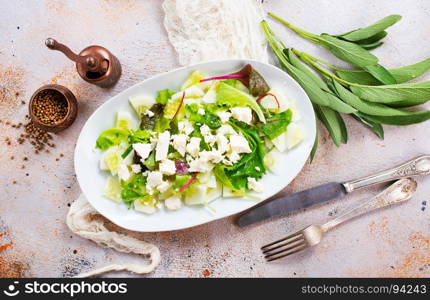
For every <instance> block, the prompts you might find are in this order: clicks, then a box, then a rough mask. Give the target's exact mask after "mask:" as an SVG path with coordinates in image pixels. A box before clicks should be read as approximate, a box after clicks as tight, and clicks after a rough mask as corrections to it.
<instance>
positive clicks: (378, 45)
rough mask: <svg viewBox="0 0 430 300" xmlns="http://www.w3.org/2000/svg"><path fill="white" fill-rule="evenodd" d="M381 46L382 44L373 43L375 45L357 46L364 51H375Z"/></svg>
mask: <svg viewBox="0 0 430 300" xmlns="http://www.w3.org/2000/svg"><path fill="white" fill-rule="evenodd" d="M383 44H384V42H375V43H371V44H359V45H360V46H361V47H363V48H364V49H366V50H373V49H376V48H378V47H380V46H382V45H383Z"/></svg>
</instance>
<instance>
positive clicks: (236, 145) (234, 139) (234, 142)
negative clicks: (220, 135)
mask: <svg viewBox="0 0 430 300" xmlns="http://www.w3.org/2000/svg"><path fill="white" fill-rule="evenodd" d="M230 148H231V151H232V152H237V153H250V152H252V151H251V148H249V144H248V141H247V140H246V138H244V137H243V136H241V135H232V136H230Z"/></svg>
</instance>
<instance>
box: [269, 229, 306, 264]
mask: <svg viewBox="0 0 430 300" xmlns="http://www.w3.org/2000/svg"><path fill="white" fill-rule="evenodd" d="M305 248H307V243H306V240H305V237H304V235H303V233H302V232H301V231H300V232H296V233H293V234H292V235H289V236H287V237H285V238H283V239H280V240H278V241H275V242H273V243H270V244H267V245H265V246H263V247H261V251H263V254H264V258H265V259H266V260H267V261H273V260H277V259H280V258H282V257H285V256H288V255H291V254H294V253H297V252H299V251H302V250H303V249H305Z"/></svg>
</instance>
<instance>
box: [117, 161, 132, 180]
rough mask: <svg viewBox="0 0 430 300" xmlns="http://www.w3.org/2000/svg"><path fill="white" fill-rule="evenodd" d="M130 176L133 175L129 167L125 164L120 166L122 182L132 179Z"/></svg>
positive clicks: (119, 174)
mask: <svg viewBox="0 0 430 300" xmlns="http://www.w3.org/2000/svg"><path fill="white" fill-rule="evenodd" d="M130 176H131V174H130V171H129V170H128V167H127V165H126V164H124V163H122V164H120V165H119V168H118V177H119V178H120V179H121V180H124V181H127V180H129V179H130Z"/></svg>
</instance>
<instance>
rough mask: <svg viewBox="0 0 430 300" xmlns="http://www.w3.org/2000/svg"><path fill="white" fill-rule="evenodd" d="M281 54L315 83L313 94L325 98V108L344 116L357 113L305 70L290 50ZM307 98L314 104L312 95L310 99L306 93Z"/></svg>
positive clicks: (317, 77)
mask: <svg viewBox="0 0 430 300" xmlns="http://www.w3.org/2000/svg"><path fill="white" fill-rule="evenodd" d="M283 52H284V54H286V55H287V57H288V59H289V61H290V63H291V64H292V65H293V66H295V67H296V68H298V69H299V70H300V71H302V72H303V73H304V74H305V75H307V76H308V77H309V79H311V80H312V81H313V82H314V83H315V86H314V87H313V89H314V93H316V94H318V95H319V96H320V97H324V98H326V100H327V103H328V104H327V105H325V106H328V107H330V108H332V109H333V110H335V111H337V112H340V113H344V114H351V113H354V112H356V111H357V110H356V109H355V108H353V107H351V106H350V105H348V104H347V103H345V102H343V101H342V100H341V99H339V98H338V97H336V96H335V95H333V94H332V92H331V90H330V88H329V87H328V86H327V84H326V83H325V82H324V81H323V80H322V79H321V78H320V77H319V76H318V75H316V74H314V73H313V72H312V71H311V70H309V68H307V67H306V66H305V65H304V64H303V63H302V62H301V61H300V60H299V58H298V57H297V56H296V55H295V54H294V53H293V51H292V50H291V49H284V50H283ZM317 89H321V91H317ZM305 91H306V90H305ZM321 92H322V94H321ZM308 96H309V98H310V99H311V101H312V102H315V101H313V100H312V99H313V98H314V97H315V96H314V95H312V98H311V95H310V94H309V93H308ZM315 103H316V102H315ZM316 104H318V103H316Z"/></svg>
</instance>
